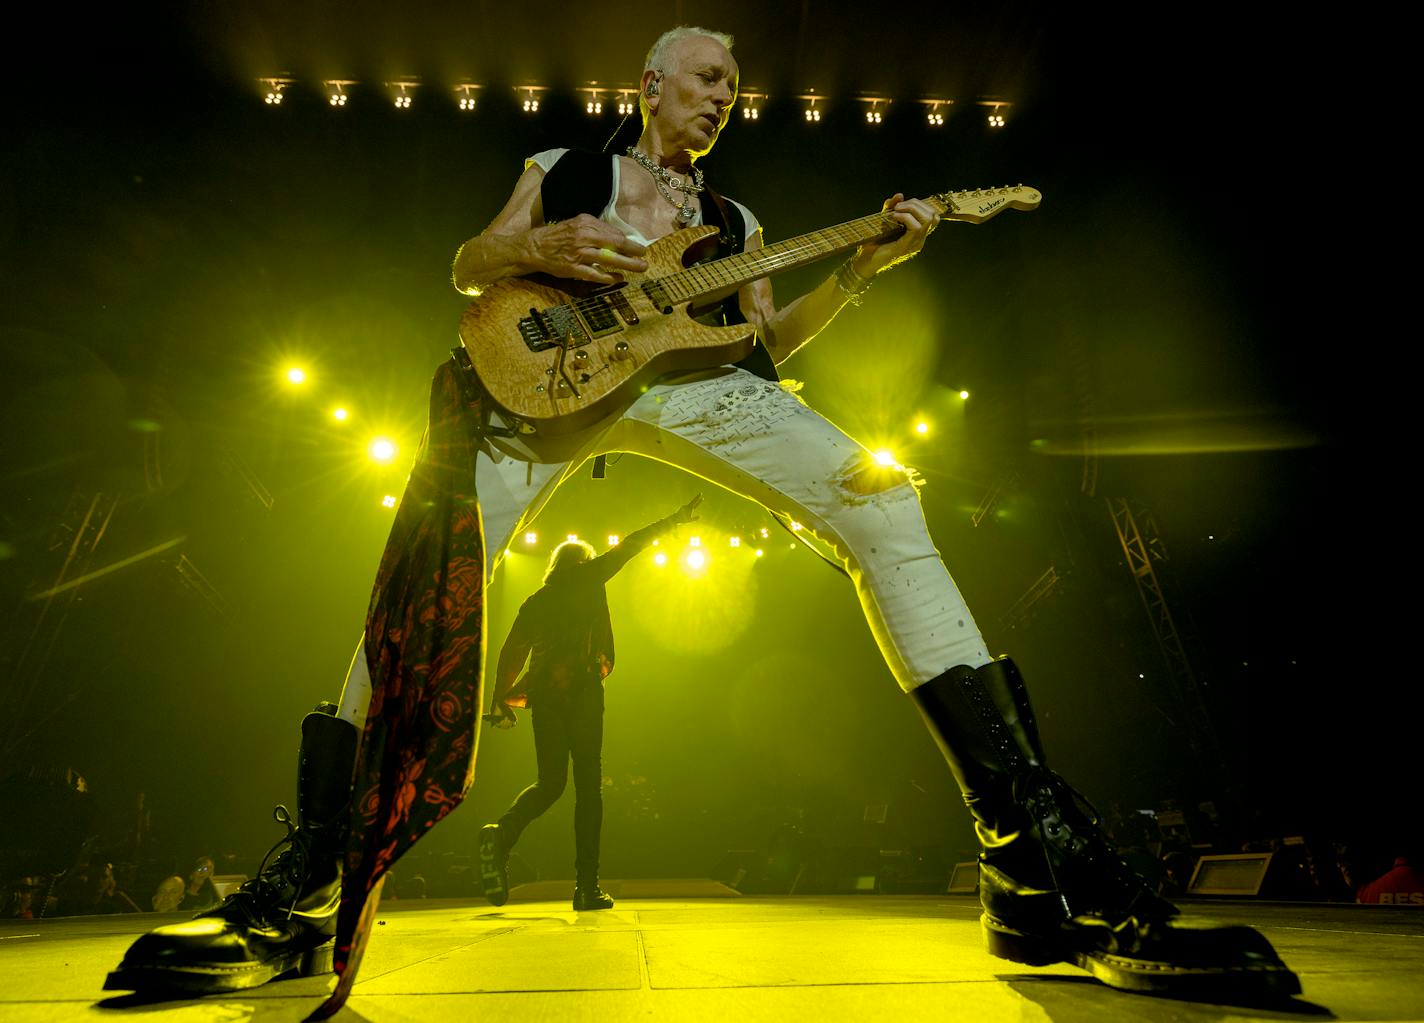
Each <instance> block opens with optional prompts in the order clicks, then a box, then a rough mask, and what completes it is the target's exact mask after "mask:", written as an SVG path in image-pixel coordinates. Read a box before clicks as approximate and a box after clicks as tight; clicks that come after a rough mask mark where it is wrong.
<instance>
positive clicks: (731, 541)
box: [727, 536, 742, 547]
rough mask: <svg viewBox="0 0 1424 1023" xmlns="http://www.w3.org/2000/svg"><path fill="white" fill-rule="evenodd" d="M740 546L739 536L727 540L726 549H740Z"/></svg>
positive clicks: (740, 539)
mask: <svg viewBox="0 0 1424 1023" xmlns="http://www.w3.org/2000/svg"><path fill="white" fill-rule="evenodd" d="M741 545H742V538H741V537H740V536H734V537H731V538H730V539H728V541H727V546H728V547H740V546H741Z"/></svg>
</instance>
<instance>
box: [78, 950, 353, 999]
mask: <svg viewBox="0 0 1424 1023" xmlns="http://www.w3.org/2000/svg"><path fill="white" fill-rule="evenodd" d="M335 953H336V942H335V941H326V942H324V943H322V944H320V945H318V946H317V947H316V948H310V949H307V950H306V951H305V952H295V953H288V954H285V955H280V956H274V957H273V958H271V959H268V960H266V961H264V962H260V963H243V964H240V965H237V966H221V965H212V964H209V965H198V964H188V965H186V966H139V965H134V966H128V965H124V964H120V966H119V968H118V969H117V970H114V971H113V972H112V973H110V974H109V975H108V977H106V978H105V980H104V990H105V991H142V992H150V991H170V992H174V993H178V994H189V995H214V994H223V993H226V992H230V991H246V990H248V989H250V988H255V987H261V986H262V985H263V984H267V983H270V982H271V981H274V980H279V979H283V978H286V977H289V976H291V977H315V976H320V975H321V974H324V973H331V972H332V967H333V961H334V958H335Z"/></svg>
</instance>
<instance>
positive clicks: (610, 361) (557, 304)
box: [460, 227, 756, 437]
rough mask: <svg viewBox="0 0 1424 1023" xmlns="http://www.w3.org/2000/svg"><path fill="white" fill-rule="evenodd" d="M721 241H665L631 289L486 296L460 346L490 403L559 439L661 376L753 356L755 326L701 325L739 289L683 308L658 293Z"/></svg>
mask: <svg viewBox="0 0 1424 1023" xmlns="http://www.w3.org/2000/svg"><path fill="white" fill-rule="evenodd" d="M716 235H717V229H716V228H715V227H691V228H686V229H684V230H681V231H675V232H673V233H672V234H670V235H666V236H664V237H662V238H659V239H658V240H657V241H655V242H653V243H652V245H650V246H649V247H648V250H647V253H646V254H645V256H644V258H645V259H646V260H647V262H648V271H647V273H645V274H624V283H623V284H622V285H615V286H608V285H594V284H589V283H586V282H583V281H575V280H565V279H562V278H557V277H550V276H548V275H545V274H535V275H531V276H528V277H517V278H506V279H503V280H499V281H495V282H494V283H493V284H490V285H488V286H487V287H485V288H484V289H483V290H482V291H481V293H480V295H479V297H478V298H476V299H475V301H473V302H472V303H470V305H469V307H468V308H467V309H466V310H465V313H464V315H463V316H462V317H461V318H460V340H461V343H462V344H463V345H464V346H465V350H466V351H467V352H468V353H469V356H470V361H471V363H473V364H474V371H475V375H476V376H477V377H478V378H479V381H480V384H481V385H482V386H483V387H484V389H485V392H486V394H487V395H488V396H489V398H490V399H491V400H492V401H493V402H494V404H495V405H496V406H498V407H499V409H500V410H502V411H503V412H504V413H505V414H506V415H507V416H508V417H511V418H513V419H515V420H517V421H518V424H519V426H520V428H521V429H522V430H523V431H525V432H533V433H536V434H539V435H542V436H547V437H556V436H563V435H567V434H572V433H576V432H578V431H580V430H583V429H584V428H586V427H589V426H591V425H593V424H595V423H597V422H599V421H600V420H602V419H605V418H607V417H608V416H609V415H611V414H613V413H615V412H618V411H620V410H621V409H624V408H626V407H627V406H629V405H631V404H632V403H633V402H634V401H635V400H637V397H638V395H639V394H641V393H642V392H643V391H644V390H646V389H647V387H648V386H649V385H650V384H652V382H653V381H654V380H656V379H657V378H658V377H660V376H663V375H665V374H668V373H676V372H680V371H685V370H696V369H704V368H708V367H712V366H719V365H722V364H724V363H729V362H736V361H737V360H739V359H742V358H744V357H746V356H747V355H748V354H750V353H751V350H752V345H753V343H754V340H755V336H756V335H755V328H754V327H753V326H752V325H751V324H748V323H741V324H737V325H736V326H730V327H713V326H707V325H705V324H702V323H698V322H697V321H696V320H694V319H693V316H694V315H696V314H698V313H699V312H700V311H704V310H707V309H710V308H713V307H715V306H716V305H717V304H718V303H719V301H720V299H722V298H725V297H726V295H728V294H731V293H732V292H734V291H735V290H736V288H737V286H736V285H735V284H728V285H727V286H726V287H724V288H721V289H717V288H715V287H714V288H712V289H710V290H706V291H704V292H703V293H702V294H699V295H698V296H697V297H696V299H695V300H692V301H681V302H673V301H670V300H669V299H668V298H667V296H666V295H665V294H664V292H663V290H662V289H661V288H660V287H659V286H658V284H657V281H658V279H659V278H661V277H666V276H668V275H670V274H674V273H677V272H678V271H686V270H687V268H688V266H689V264H690V263H692V262H694V261H695V260H697V259H699V258H702V257H705V256H706V255H709V254H711V253H712V252H714V251H715V248H716ZM692 272H693V273H694V274H696V272H697V268H695V267H694V268H693V269H692Z"/></svg>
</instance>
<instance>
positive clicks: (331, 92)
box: [321, 78, 357, 107]
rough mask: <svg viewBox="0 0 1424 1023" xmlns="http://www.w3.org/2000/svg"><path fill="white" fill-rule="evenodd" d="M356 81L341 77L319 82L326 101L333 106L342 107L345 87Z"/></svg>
mask: <svg viewBox="0 0 1424 1023" xmlns="http://www.w3.org/2000/svg"><path fill="white" fill-rule="evenodd" d="M355 84H357V83H355V82H352V81H348V80H346V79H341V78H331V79H328V80H327V81H325V82H322V83H321V87H322V91H323V92H325V93H326V102H327V103H328V104H329V105H331V106H333V107H344V106H345V105H346V98H347V97H346V87H347V86H348V85H355Z"/></svg>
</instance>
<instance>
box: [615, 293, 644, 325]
mask: <svg viewBox="0 0 1424 1023" xmlns="http://www.w3.org/2000/svg"><path fill="white" fill-rule="evenodd" d="M608 304H609V305H611V306H612V307H613V309H614V311H615V312H616V313H617V314H618V315H619V316H621V317H623V322H624V323H626V324H628V326H630V327H631V326H633V325H634V324H635V323H637V322H638V314H637V313H636V312H634V311H633V303H632V302H629V301H628V296H627V295H625V294H623V291H622V289H621V288H620V289H619V290H618V291H615V292H613V293H611V294H610V295H609V296H608Z"/></svg>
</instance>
